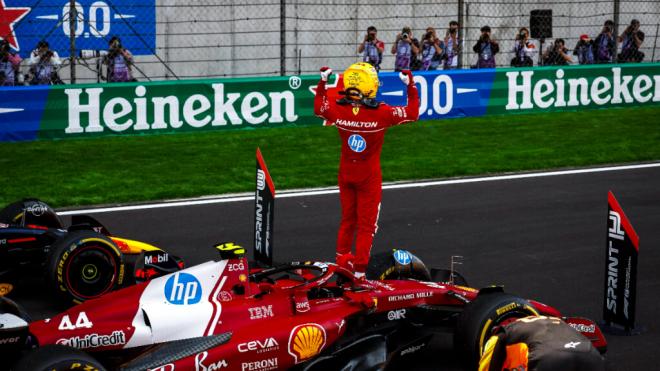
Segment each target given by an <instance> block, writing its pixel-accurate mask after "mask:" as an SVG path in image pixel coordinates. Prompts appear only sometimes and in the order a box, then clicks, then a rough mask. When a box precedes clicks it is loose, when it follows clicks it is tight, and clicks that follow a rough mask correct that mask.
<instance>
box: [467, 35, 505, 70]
mask: <svg viewBox="0 0 660 371" xmlns="http://www.w3.org/2000/svg"><path fill="white" fill-rule="evenodd" d="M472 50H474V52H475V53H477V68H495V54H497V53H499V51H500V44H498V43H497V41H495V39H492V38H491V37H490V27H488V26H483V27H481V37H479V40H477V43H476V44H474V47H473V48H472Z"/></svg>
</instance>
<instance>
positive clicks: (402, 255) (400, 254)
mask: <svg viewBox="0 0 660 371" xmlns="http://www.w3.org/2000/svg"><path fill="white" fill-rule="evenodd" d="M394 260H396V261H397V262H398V263H399V264H401V265H408V264H410V262H412V257H410V254H409V253H408V252H407V251H406V250H396V251H395V252H394Z"/></svg>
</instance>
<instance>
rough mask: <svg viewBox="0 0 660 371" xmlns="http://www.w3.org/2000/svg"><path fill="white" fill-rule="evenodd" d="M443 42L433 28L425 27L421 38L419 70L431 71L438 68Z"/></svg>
mask: <svg viewBox="0 0 660 371" xmlns="http://www.w3.org/2000/svg"><path fill="white" fill-rule="evenodd" d="M443 47H444V43H443V42H442V41H441V40H440V39H439V38H438V35H436V33H435V28H433V27H427V28H426V34H424V38H423V39H422V55H421V57H422V58H421V61H420V62H421V65H420V68H419V69H420V70H422V71H432V70H436V69H438V66H439V65H440V61H441V57H442V52H443V51H442V48H443Z"/></svg>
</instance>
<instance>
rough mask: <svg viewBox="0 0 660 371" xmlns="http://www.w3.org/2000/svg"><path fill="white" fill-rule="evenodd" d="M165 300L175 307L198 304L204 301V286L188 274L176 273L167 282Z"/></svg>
mask: <svg viewBox="0 0 660 371" xmlns="http://www.w3.org/2000/svg"><path fill="white" fill-rule="evenodd" d="M165 299H167V301H168V302H170V303H172V304H174V305H189V304H197V303H199V301H200V300H201V299H202V285H201V284H200V283H199V281H198V280H197V278H195V276H193V275H192V274H188V273H182V272H180V273H176V274H175V275H173V276H171V277H170V278H169V279H168V280H167V282H165Z"/></svg>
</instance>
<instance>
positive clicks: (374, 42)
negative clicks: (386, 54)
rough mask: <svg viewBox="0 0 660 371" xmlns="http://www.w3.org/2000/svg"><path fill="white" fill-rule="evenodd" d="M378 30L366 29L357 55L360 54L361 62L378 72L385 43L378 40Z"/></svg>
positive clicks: (373, 28) (372, 27)
mask: <svg viewBox="0 0 660 371" xmlns="http://www.w3.org/2000/svg"><path fill="white" fill-rule="evenodd" d="M377 35H378V30H377V29H376V27H374V26H369V28H367V34H366V35H364V40H363V41H362V44H360V45H359V46H358V53H362V61H363V62H367V63H369V64H371V65H372V66H374V67H375V68H376V71H380V62H381V61H382V60H383V51H384V50H385V43H384V42H382V41H380V40H378V37H377Z"/></svg>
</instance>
